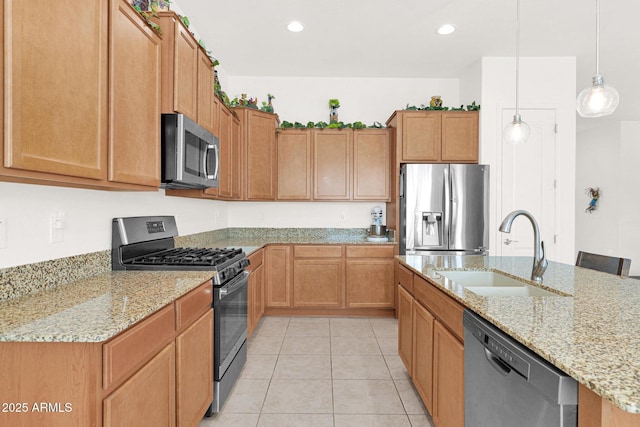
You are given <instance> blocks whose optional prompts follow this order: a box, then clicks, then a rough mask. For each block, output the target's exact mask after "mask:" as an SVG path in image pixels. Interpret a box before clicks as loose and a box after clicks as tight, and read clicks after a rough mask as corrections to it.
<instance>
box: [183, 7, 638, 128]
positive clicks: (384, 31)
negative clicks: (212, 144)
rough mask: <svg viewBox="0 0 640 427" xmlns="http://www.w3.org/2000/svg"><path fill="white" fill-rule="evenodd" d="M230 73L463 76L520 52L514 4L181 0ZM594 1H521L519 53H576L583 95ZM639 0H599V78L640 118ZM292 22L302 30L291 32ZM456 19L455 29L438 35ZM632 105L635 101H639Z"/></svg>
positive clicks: (586, 122)
mask: <svg viewBox="0 0 640 427" xmlns="http://www.w3.org/2000/svg"><path fill="white" fill-rule="evenodd" d="M176 2H177V3H178V6H179V9H180V10H182V12H183V13H184V14H185V15H187V16H188V17H189V20H190V21H191V23H192V25H193V27H194V28H195V29H196V31H197V32H198V33H199V35H200V37H201V38H202V39H203V41H204V42H205V43H206V46H207V48H208V49H210V50H211V51H212V54H213V56H215V57H216V58H217V59H218V60H219V61H220V63H221V66H222V67H223V68H224V69H225V71H226V72H227V74H228V75H230V76H322V77H396V78H402V77H405V78H411V77H420V78H441V77H445V78H457V77H459V76H460V75H461V74H462V73H463V72H464V70H465V69H467V68H468V67H469V66H470V65H471V64H473V63H474V62H476V61H477V60H478V59H479V58H481V57H483V56H514V55H515V27H516V26H515V22H516V2H515V1H514V0H396V1H389V0H349V1H344V0H343V1H338V0H324V1H313V2H312V1H310V0H270V1H264V0H226V1H211V0H176ZM595 15H596V2H595V0H591V1H585V0H561V1H558V0H520V20H521V25H520V55H521V56H523V57H524V56H575V57H576V61H577V86H578V88H576V93H577V92H579V91H580V90H581V89H582V88H583V87H586V86H587V85H590V84H591V78H592V76H593V75H594V74H595V67H596V66H595V40H596V37H595ZM638 16H640V2H638V1H637V0H602V2H601V5H600V29H601V35H600V72H601V74H603V75H604V77H605V81H606V82H607V83H609V84H611V85H612V86H614V87H616V89H618V91H619V92H620V106H619V107H618V109H617V110H616V112H615V113H614V114H613V115H612V116H609V117H606V118H598V119H583V118H580V117H579V116H577V115H576V117H577V119H578V121H577V124H578V128H579V129H588V128H589V127H590V126H594V125H598V124H603V123H607V122H610V121H619V120H640V102H638V101H640V84H639V82H636V81H635V80H637V79H640V34H639V33H638V31H637V28H636V27H635V26H636V25H638V24H637V19H638ZM291 20H299V21H301V22H302V23H303V24H304V25H305V30H304V31H303V32H301V33H291V32H289V31H287V29H286V25H287V24H288V23H289V22H290V21H291ZM443 23H451V24H454V25H455V26H456V27H457V31H456V32H455V33H454V34H452V35H450V36H439V35H437V34H436V33H435V30H436V28H437V27H438V26H439V25H441V24H443ZM634 100H635V101H634Z"/></svg>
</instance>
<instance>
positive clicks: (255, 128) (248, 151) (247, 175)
mask: <svg viewBox="0 0 640 427" xmlns="http://www.w3.org/2000/svg"><path fill="white" fill-rule="evenodd" d="M235 111H236V113H237V114H238V118H239V119H240V127H241V134H240V135H241V136H240V144H241V147H242V153H243V159H244V160H243V163H244V164H243V167H244V169H243V170H244V179H245V188H244V196H245V200H275V199H276V167H277V165H276V127H277V125H278V116H276V115H275V114H272V113H265V112H262V111H258V110H254V109H251V108H236V109H235Z"/></svg>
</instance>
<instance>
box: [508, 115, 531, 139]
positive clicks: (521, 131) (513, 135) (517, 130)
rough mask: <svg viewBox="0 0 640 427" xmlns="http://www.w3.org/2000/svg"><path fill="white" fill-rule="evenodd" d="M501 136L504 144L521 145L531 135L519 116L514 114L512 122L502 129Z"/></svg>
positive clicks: (529, 129)
mask: <svg viewBox="0 0 640 427" xmlns="http://www.w3.org/2000/svg"><path fill="white" fill-rule="evenodd" d="M502 135H503V138H504V142H505V143H508V144H522V143H523V142H525V141H526V140H527V138H529V135H531V128H530V127H529V125H528V124H527V123H526V122H523V121H522V117H520V114H516V115H514V116H513V121H512V122H511V123H509V124H508V125H507V126H506V127H505V128H504V132H503V133H502Z"/></svg>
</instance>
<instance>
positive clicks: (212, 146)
mask: <svg viewBox="0 0 640 427" xmlns="http://www.w3.org/2000/svg"><path fill="white" fill-rule="evenodd" d="M209 150H214V151H215V153H216V169H215V171H214V172H213V175H210V174H209V170H208V168H207V158H208V157H209V156H208V154H209ZM219 154H220V152H219V148H218V146H217V145H215V144H207V155H206V156H204V157H203V158H202V166H203V170H204V171H205V175H207V179H218V169H219V168H220V156H219Z"/></svg>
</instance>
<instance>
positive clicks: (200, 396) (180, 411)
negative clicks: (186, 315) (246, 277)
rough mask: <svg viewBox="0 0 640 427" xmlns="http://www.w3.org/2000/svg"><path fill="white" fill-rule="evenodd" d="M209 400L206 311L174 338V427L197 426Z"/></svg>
mask: <svg viewBox="0 0 640 427" xmlns="http://www.w3.org/2000/svg"><path fill="white" fill-rule="evenodd" d="M212 401H213V310H209V311H207V313H206V314H204V315H203V316H201V317H200V319H198V320H196V321H195V322H194V323H193V324H192V325H191V326H189V327H188V328H187V329H186V330H185V331H184V332H183V333H181V334H180V335H178V336H177V337H176V420H177V425H178V427H181V426H185V427H186V426H197V425H198V424H199V423H200V420H201V419H202V416H203V415H204V413H205V412H206V411H207V408H209V405H210V404H211V402H212ZM120 425H142V424H120ZM153 425H161V424H153Z"/></svg>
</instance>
